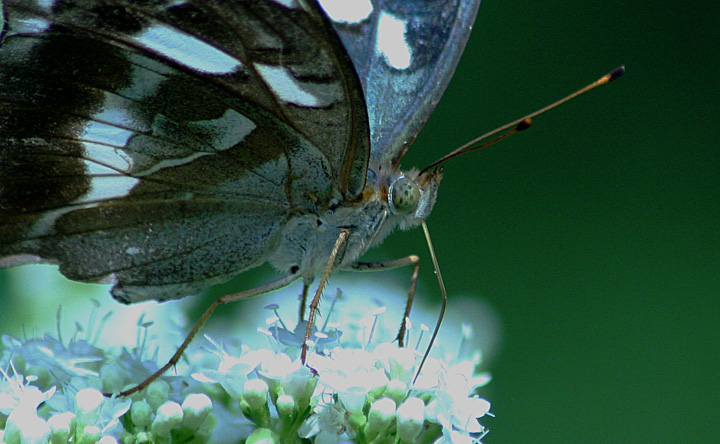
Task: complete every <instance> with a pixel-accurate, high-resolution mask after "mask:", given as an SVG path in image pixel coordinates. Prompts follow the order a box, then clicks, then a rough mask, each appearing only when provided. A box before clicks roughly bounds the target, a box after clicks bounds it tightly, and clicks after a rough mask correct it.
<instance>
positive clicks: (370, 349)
mask: <svg viewBox="0 0 720 444" xmlns="http://www.w3.org/2000/svg"><path fill="white" fill-rule="evenodd" d="M277 321H279V319H278V320H277ZM445 328H453V327H452V326H446V327H445ZM455 328H457V327H455ZM271 330H273V333H272V334H271V333H269V332H265V335H266V336H267V337H268V338H269V341H268V342H269V347H268V348H267V349H253V350H251V349H249V348H248V347H247V346H242V347H240V348H239V349H237V350H232V351H228V350H226V349H225V347H224V346H222V345H220V344H218V343H215V342H212V341H211V343H212V347H211V350H207V349H206V348H205V346H203V347H200V346H196V347H195V348H193V349H191V350H190V351H188V353H187V354H186V355H187V357H188V359H187V361H188V362H189V369H188V371H187V374H186V375H184V376H183V375H177V376H163V377H162V378H160V379H158V380H156V381H154V382H153V383H152V384H150V385H149V386H148V387H147V388H146V389H145V390H143V391H141V392H139V393H136V394H134V395H132V396H130V397H128V398H118V397H113V396H110V397H106V396H104V395H103V393H119V392H120V391H121V390H123V389H126V388H128V387H131V386H132V385H133V384H135V383H138V382H140V381H142V379H143V378H145V377H147V376H148V375H150V374H151V373H152V372H153V371H154V370H155V369H156V368H157V367H158V363H157V362H155V360H154V359H151V360H144V359H142V358H141V356H142V355H143V353H142V350H137V349H135V350H132V351H128V350H123V351H122V352H121V353H119V354H117V353H116V354H114V355H113V354H112V353H111V352H109V351H106V350H102V349H100V348H97V347H95V346H94V345H92V344H90V343H88V342H87V341H85V340H71V341H70V343H69V344H67V345H64V344H63V343H62V342H61V341H59V340H56V339H54V338H51V337H45V338H42V339H32V340H26V341H21V340H19V339H16V338H13V337H10V336H4V337H3V338H2V349H1V350H0V352H1V355H0V370H1V371H2V380H0V444H2V443H7V444H36V443H37V444H45V443H51V444H60V443H80V444H85V443H87V444H92V443H101V444H113V443H122V444H134V443H138V444H140V443H148V444H151V443H158V444H162V443H188V444H201V443H208V442H215V443H222V444H225V443H231V442H245V443H247V444H261V443H262V444H294V443H297V444H301V443H317V444H337V443H362V444H384V443H387V444H405V443H416V442H424V443H436V444H440V443H443V444H446V443H447V444H449V443H454V444H470V443H479V442H480V439H481V438H482V437H483V436H484V435H485V434H486V433H487V432H486V430H485V428H484V427H483V426H482V425H481V424H480V423H479V422H478V419H479V418H481V417H483V416H484V415H487V414H489V409H490V404H489V403H488V402H487V401H486V400H484V399H482V398H480V397H478V396H476V395H475V393H476V390H477V388H478V387H480V386H482V385H484V384H486V383H487V382H488V381H489V376H487V375H477V374H476V373H475V370H476V368H477V364H478V363H479V353H476V354H475V355H473V356H472V357H471V358H470V359H464V360H458V361H457V362H452V363H450V362H445V361H443V360H439V359H434V358H428V359H427V361H426V362H425V364H424V367H423V369H422V371H421V372H420V373H419V375H417V376H416V373H417V370H418V369H417V365H418V363H419V361H420V358H421V356H420V355H421V354H420V353H419V352H417V351H416V350H412V349H410V348H399V347H397V346H396V345H395V344H394V343H380V344H376V345H373V344H367V345H365V346H364V347H362V348H357V347H356V344H355V345H354V346H353V347H355V348H351V347H350V346H348V345H347V344H345V345H344V344H343V341H342V332H340V331H339V330H337V329H334V330H331V331H326V332H321V333H318V334H317V335H316V336H315V339H316V341H315V347H314V351H313V352H312V353H310V355H309V356H308V362H307V365H303V364H302V363H301V361H300V359H299V358H298V355H299V350H300V348H299V343H298V341H297V338H298V336H300V337H301V336H302V333H296V332H303V331H304V328H303V326H302V325H301V326H299V327H298V328H297V329H296V332H290V331H288V330H287V329H286V328H285V327H284V326H283V327H282V328H280V327H279V326H277V322H276V324H275V326H274V327H273V328H271ZM458 336H459V337H462V335H460V334H459V335H458ZM197 342H202V341H197ZM300 342H301V341H300ZM371 342H372V341H371Z"/></svg>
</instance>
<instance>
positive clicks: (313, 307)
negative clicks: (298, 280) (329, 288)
mask: <svg viewBox="0 0 720 444" xmlns="http://www.w3.org/2000/svg"><path fill="white" fill-rule="evenodd" d="M348 237H350V231H349V230H347V229H345V228H343V229H342V230H340V235H339V236H338V238H337V240H336V241H335V245H334V246H333V249H332V251H331V252H330V257H329V258H328V261H327V265H325V270H324V271H323V274H322V277H321V279H320V282H319V283H318V287H317V290H315V296H314V297H313V300H312V301H311V302H310V307H308V320H307V328H306V329H305V338H304V340H303V345H302V351H301V353H300V359H301V361H302V362H303V364H304V363H305V362H306V359H307V352H308V340H309V339H310V335H312V328H313V324H314V322H315V313H316V312H317V310H318V306H319V305H320V297H321V296H322V292H323V290H324V289H325V284H327V280H328V277H329V276H330V273H331V272H332V271H333V267H334V266H335V261H336V259H337V257H338V255H339V254H340V251H342V248H343V247H344V246H345V243H346V242H347V239H348ZM303 294H306V288H303ZM301 305H303V306H304V305H305V300H304V297H303V301H302V304H301ZM300 310H301V313H302V308H301V309H300ZM300 319H301V320H302V317H301V318H300Z"/></svg>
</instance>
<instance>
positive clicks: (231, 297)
mask: <svg viewBox="0 0 720 444" xmlns="http://www.w3.org/2000/svg"><path fill="white" fill-rule="evenodd" d="M299 277H300V276H299V274H291V275H288V276H285V277H282V278H280V279H277V280H275V281H272V282H268V283H267V284H265V285H261V286H259V287H255V288H251V289H249V290H245V291H241V292H238V293H232V294H226V295H223V296H220V297H219V298H217V299H216V300H215V301H214V302H213V303H212V304H210V306H209V307H208V308H207V309H206V310H205V312H204V313H203V314H202V316H200V319H198V321H197V322H196V323H195V325H194V326H193V328H192V330H190V333H188V335H187V336H186V337H185V340H184V341H183V343H182V344H180V346H179V347H178V348H177V350H176V351H175V353H174V354H173V355H172V357H171V358H170V359H169V360H168V362H167V363H166V364H165V365H163V366H162V367H160V369H158V370H157V371H156V372H155V373H153V374H152V375H150V376H149V377H148V378H147V379H145V380H144V381H143V382H141V383H140V384H138V385H136V386H135V387H132V388H130V389H128V390H125V391H123V392H121V393H120V394H118V396H129V395H132V394H133V393H136V392H139V391H140V390H142V389H144V388H145V387H147V386H148V385H150V383H151V382H153V381H154V380H156V379H157V378H159V377H160V376H162V375H163V374H164V373H165V372H166V371H168V370H169V369H170V368H172V367H174V366H175V364H177V363H178V361H180V358H181V357H182V355H183V353H184V352H185V349H187V348H188V346H189V345H190V342H191V341H192V340H193V338H194V337H195V335H196V334H197V332H198V331H200V329H201V328H202V326H203V325H205V322H206V321H207V320H208V319H209V318H210V316H212V314H213V312H214V311H215V309H216V308H217V307H218V306H220V305H221V304H227V303H229V302H235V301H240V300H243V299H250V298H252V297H255V296H259V295H261V294H265V293H269V292H271V291H275V290H279V289H281V288H283V287H287V286H288V285H290V284H292V283H293V282H295V281H296V280H297V279H298V278H299ZM105 396H108V397H109V396H111V394H107V393H106V394H105Z"/></svg>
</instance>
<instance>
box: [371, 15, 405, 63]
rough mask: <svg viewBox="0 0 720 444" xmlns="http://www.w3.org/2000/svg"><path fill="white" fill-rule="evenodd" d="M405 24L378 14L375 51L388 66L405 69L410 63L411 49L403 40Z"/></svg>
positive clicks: (391, 16)
mask: <svg viewBox="0 0 720 444" xmlns="http://www.w3.org/2000/svg"><path fill="white" fill-rule="evenodd" d="M405 29H406V23H405V22H404V21H403V20H400V19H398V18H397V17H395V16H393V15H391V14H388V13H386V12H381V13H380V20H379V22H378V30H377V39H376V41H377V43H376V45H377V46H376V49H377V51H378V52H379V53H381V54H383V55H384V56H385V58H386V59H387V61H388V63H389V64H390V66H392V67H393V68H395V69H407V68H409V67H410V65H411V63H412V49H411V48H410V46H409V45H408V43H407V40H405Z"/></svg>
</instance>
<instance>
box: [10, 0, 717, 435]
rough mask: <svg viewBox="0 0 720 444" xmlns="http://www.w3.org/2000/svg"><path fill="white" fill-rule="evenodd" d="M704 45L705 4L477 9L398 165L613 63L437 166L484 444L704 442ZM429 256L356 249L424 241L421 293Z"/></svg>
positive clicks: (712, 345) (711, 85) (407, 239)
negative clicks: (484, 342)
mask: <svg viewBox="0 0 720 444" xmlns="http://www.w3.org/2000/svg"><path fill="white" fill-rule="evenodd" d="M719 50H720V3H719V2H717V1H713V2H711V1H707V0H705V1H698V2H692V3H678V2H670V1H668V0H661V1H655V2H652V3H650V2H627V1H617V0H606V1H602V2H601V1H585V2H574V1H567V0H565V1H561V0H551V1H544V2H537V1H528V0H506V1H499V0H485V1H484V3H483V5H482V6H481V8H480V13H479V16H478V19H477V22H476V26H475V29H474V32H473V36H472V38H471V40H470V43H469V45H468V48H467V50H466V53H465V56H464V58H463V60H462V62H461V65H460V67H459V70H458V72H457V74H456V75H455V78H454V80H453V82H452V83H451V84H450V87H449V89H448V91H447V92H446V94H445V96H444V98H443V100H442V101H441V102H440V105H439V107H438V109H437V110H436V112H435V113H434V115H433V117H432V119H431V120H430V121H429V123H428V125H427V126H426V128H425V130H423V132H422V133H421V135H420V137H419V138H418V140H417V141H416V143H415V144H414V145H413V147H412V149H411V151H410V153H409V154H408V155H407V156H406V158H405V159H404V162H403V165H404V166H405V167H408V166H424V165H426V164H427V163H429V162H430V161H432V160H435V159H436V158H437V157H439V156H440V155H441V154H443V153H445V152H447V151H450V150H451V149H453V148H456V147H457V146H459V145H460V144H462V143H463V142H465V141H466V140H468V139H470V138H473V137H475V136H477V135H480V134H482V133H484V132H485V131H486V130H489V129H492V128H494V127H496V126H499V125H501V124H503V123H506V122H508V121H510V120H513V119H515V118H517V117H520V116H521V115H523V114H525V113H527V112H530V111H532V110H534V109H536V108H539V107H541V106H544V105H546V104H547V103H549V102H551V101H553V100H555V99H557V98H559V97H561V96H563V95H564V94H566V93H568V92H570V91H572V90H574V89H576V88H578V87H580V86H583V85H584V84H586V83H589V82H590V81H592V80H594V79H595V78H597V77H599V76H600V75H602V74H604V73H606V72H608V71H610V70H611V69H612V68H614V67H615V66H617V65H620V64H625V65H626V66H627V69H628V72H627V74H626V76H625V77H623V78H622V79H621V80H620V81H617V82H613V83H612V84H610V85H608V86H605V87H602V88H601V89H598V90H595V91H593V92H591V93H590V94H588V95H586V96H584V97H581V98H579V99H576V100H574V101H573V102H571V103H569V104H566V105H563V106H562V107H561V108H560V109H557V110H555V111H552V112H551V114H548V115H546V116H543V117H541V118H538V119H536V120H535V124H534V126H533V127H532V128H531V129H530V130H529V131H526V132H524V133H522V134H520V135H517V136H514V137H512V138H510V139H509V140H507V141H505V142H503V143H502V144H500V145H496V146H494V147H491V148H489V149H488V150H485V151H484V152H480V153H475V154H473V155H469V156H466V157H464V158H462V160H456V161H451V162H449V163H448V164H447V167H446V170H445V171H446V172H445V179H444V180H443V185H442V187H441V188H440V196H439V200H438V203H437V205H436V207H435V210H434V212H433V214H432V215H431V217H430V218H429V220H428V224H429V226H430V230H431V233H432V234H433V240H434V243H435V247H436V249H437V254H438V257H439V260H440V265H441V267H442V270H443V274H444V277H445V281H446V284H447V287H448V291H449V293H450V304H451V306H452V304H453V297H454V296H456V295H470V296H472V297H475V298H480V299H482V300H483V301H485V302H487V303H488V304H489V305H490V306H492V307H494V309H495V310H496V311H497V313H498V315H499V318H500V320H501V322H502V324H503V327H502V335H501V340H500V342H499V344H498V346H497V349H496V351H497V352H496V353H494V354H493V356H491V357H490V358H491V359H490V361H489V362H488V365H489V367H488V368H489V370H490V371H491V372H492V374H493V378H494V379H493V381H492V383H491V384H490V386H489V387H487V389H486V390H485V391H484V392H483V394H484V395H485V396H486V397H487V398H488V399H489V400H490V401H491V402H492V404H493V409H492V411H493V412H494V414H495V415H496V418H486V419H485V420H484V424H485V425H487V426H488V427H489V428H490V429H491V433H490V435H488V437H487V438H486V439H485V442H486V443H573V444H578V443H662V442H692V443H717V442H720V429H719V428H718V424H720V381H719V380H720V376H718V372H719V371H720V357H719V355H720V327H719V326H718V324H719V323H720V322H719V319H720V299H719V298H718V294H719V293H720V273H719V271H720V232H719V230H718V221H719V220H720V122H719V121H718V119H719V118H720V113H718V111H720V87H718V83H717V77H718V72H720V51H719ZM426 251H427V249H426V247H425V245H424V241H423V239H422V233H421V232H420V231H419V230H417V231H415V232H412V233H403V234H398V235H396V236H393V237H392V238H391V239H389V240H388V241H386V243H385V244H384V245H383V247H382V249H380V250H378V251H375V252H374V253H373V254H372V257H374V258H395V257H400V256H404V255H407V254H409V253H420V254H421V255H422V257H423V261H424V264H425V265H424V268H423V271H422V275H423V276H422V278H421V292H422V293H424V294H425V295H426V296H428V297H434V295H435V294H436V290H435V288H436V287H435V283H434V277H433V275H432V272H431V271H430V265H429V259H428V257H427V253H426ZM2 276H3V275H0V285H5V287H0V290H2V288H4V289H5V292H6V294H7V288H8V285H9V284H8V282H7V280H5V281H1V279H2ZM397 276H398V279H400V282H405V281H406V280H407V273H403V272H399V273H398V274H397ZM351 277H352V278H353V279H356V280H362V279H368V277H364V276H362V275H353V276H351ZM371 278H372V279H381V278H380V277H379V275H373V276H372V277H371ZM389 279H391V278H389ZM239 282H241V283H242V286H243V287H247V282H246V281H243V280H242V279H241V280H240V281H239ZM13 285H15V284H13ZM346 290H347V289H346ZM44 291H45V292H46V293H47V292H48V291H52V290H47V289H46V290H44ZM40 294H43V293H42V292H40ZM27 298H28V296H27V295H22V294H20V295H18V294H15V295H10V296H8V297H5V296H3V297H2V298H1V299H0V304H2V305H0V309H1V310H2V313H3V316H2V317H3V318H8V316H7V314H8V313H13V316H12V317H13V319H12V328H11V327H6V328H3V331H17V328H18V325H19V323H21V322H24V323H31V322H32V320H31V319H27V318H24V317H23V316H28V313H33V312H34V311H35V308H33V307H38V305H35V306H33V305H32V304H28V303H27V301H28V299H27ZM107 299H109V297H108V298H107ZM40 300H41V301H44V300H45V299H40ZM12 301H15V302H16V303H17V302H18V301H20V303H21V307H20V308H15V307H12V306H10V304H11V303H12ZM39 304H40V305H47V306H48V307H44V308H46V309H48V310H49V312H50V313H52V312H54V310H55V306H53V303H49V302H48V303H44V302H40V303H39ZM121 310H122V309H120V308H118V311H121ZM35 312H36V311H35ZM15 313H23V314H24V315H17V316H16V315H15ZM43 316H47V315H43ZM468 316H469V318H468V320H469V321H475V319H472V317H473V313H468Z"/></svg>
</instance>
